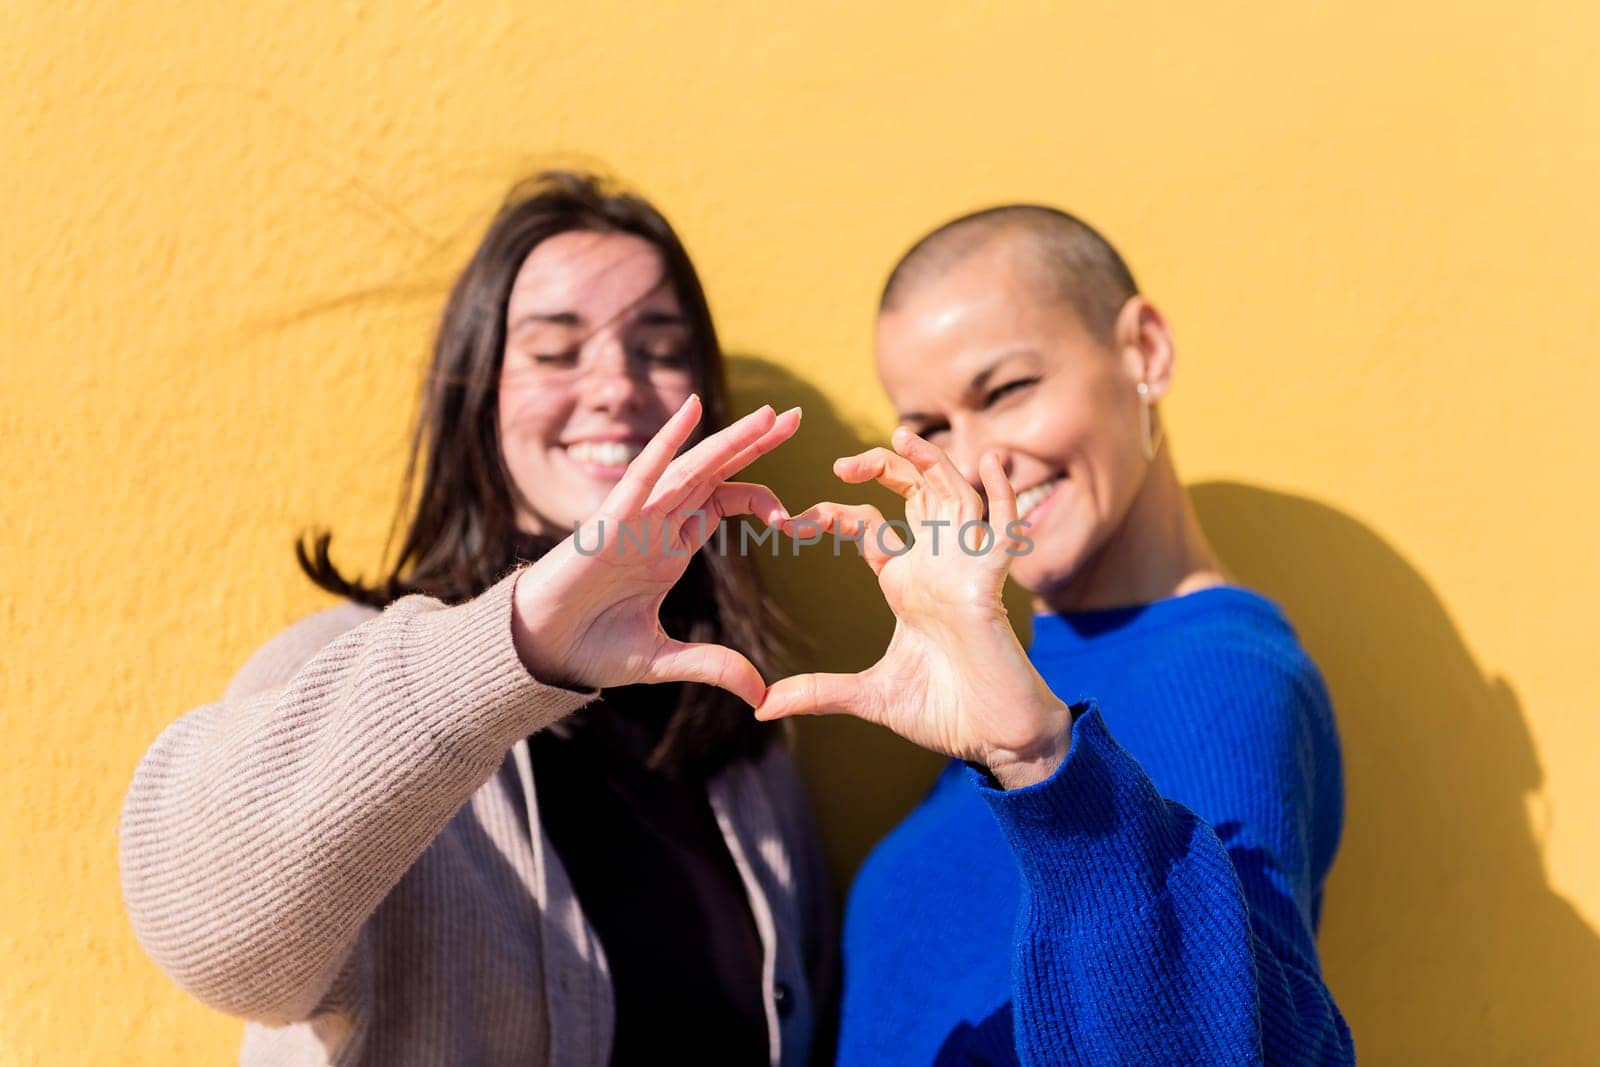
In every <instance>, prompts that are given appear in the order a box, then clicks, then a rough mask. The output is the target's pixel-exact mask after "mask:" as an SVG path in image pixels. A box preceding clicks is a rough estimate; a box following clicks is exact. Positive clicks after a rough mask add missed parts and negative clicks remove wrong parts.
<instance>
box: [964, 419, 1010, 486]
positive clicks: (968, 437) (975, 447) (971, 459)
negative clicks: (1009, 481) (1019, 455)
mask: <svg viewBox="0 0 1600 1067" xmlns="http://www.w3.org/2000/svg"><path fill="white" fill-rule="evenodd" d="M949 452H950V461H951V462H952V463H954V464H955V465H956V470H958V471H960V472H961V477H963V478H965V479H966V480H967V484H968V485H970V486H972V488H974V489H976V490H977V491H978V492H979V493H980V494H981V493H982V492H983V475H982V474H981V473H979V471H978V461H979V460H981V459H982V458H983V455H984V453H985V452H995V453H997V454H998V455H999V456H1000V466H1001V468H1002V469H1004V470H1005V472H1006V477H1008V478H1009V477H1010V476H1011V451H1010V449H1006V448H997V447H996V446H994V445H992V444H990V443H988V442H987V441H984V440H982V439H980V438H977V437H976V436H975V435H972V434H957V435H956V439H955V440H953V441H951V442H950V448H949Z"/></svg>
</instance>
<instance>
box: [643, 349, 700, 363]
mask: <svg viewBox="0 0 1600 1067" xmlns="http://www.w3.org/2000/svg"><path fill="white" fill-rule="evenodd" d="M644 358H645V359H646V360H647V361H648V362H650V363H655V364H659V365H660V366H663V367H682V366H685V365H686V364H687V363H688V362H689V353H687V352H685V351H684V350H683V349H681V348H656V349H650V350H647V351H646V352H645V353H644Z"/></svg>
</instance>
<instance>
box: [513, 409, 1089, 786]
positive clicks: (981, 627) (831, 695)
mask: <svg viewBox="0 0 1600 1067" xmlns="http://www.w3.org/2000/svg"><path fill="white" fill-rule="evenodd" d="M700 414H701V409H700V403H699V400H698V398H695V397H691V398H690V399H689V401H688V402H687V403H685V404H684V406H683V407H682V408H680V409H679V410H678V411H677V413H676V414H674V415H673V416H672V417H671V418H670V419H668V420H667V423H666V425H664V426H663V427H662V428H661V429H660V430H659V431H658V432H657V433H656V435H655V437H653V438H652V439H651V441H650V443H649V444H648V445H646V446H645V448H644V450H643V451H642V452H641V453H640V454H639V455H638V457H637V458H635V459H634V461H633V462H632V463H631V464H630V465H629V467H628V470H627V473H626V474H624V475H623V477H622V479H621V480H620V481H618V483H617V484H616V486H615V487H614V488H613V489H612V491H611V493H610V494H609V495H607V497H606V499H605V501H604V502H603V503H602V504H601V507H600V510H599V511H598V512H597V513H596V514H595V515H594V516H591V518H590V519H589V520H587V522H586V523H584V524H583V525H582V527H581V530H582V537H583V543H582V544H581V545H580V543H579V542H578V538H577V535H576V534H575V535H574V537H569V538H567V539H566V540H565V541H563V542H562V543H561V544H560V545H559V546H557V547H556V548H555V549H552V550H551V551H550V552H549V553H547V554H546V555H545V556H544V557H542V558H541V559H540V560H539V561H538V562H536V563H534V564H532V565H531V566H529V567H528V568H527V570H526V571H525V572H524V573H523V574H522V576H521V577H520V578H519V579H518V582H517V588H516V598H515V599H516V611H515V616H514V620H513V635H514V638H515V640H516V646H517V651H518V652H519V654H521V656H522V659H523V661H524V662H525V663H526V664H527V665H528V667H529V669H530V670H531V671H533V673H534V675H535V676H536V677H538V678H540V679H541V680H544V681H547V682H553V683H556V684H564V685H569V686H575V687H576V686H592V687H595V688H605V687H611V686H619V685H629V684H634V683H640V682H672V681H692V682H702V683H705V684H708V685H715V686H719V687H721V688H723V689H727V690H729V691H730V692H733V693H735V694H736V695H738V696H739V697H741V698H742V699H743V700H745V701H746V702H747V703H749V704H750V705H751V706H752V707H754V708H755V714H756V716H757V718H761V719H779V718H784V717H787V716H790V715H825V714H847V715H854V716H856V717H857V718H860V719H864V720H866V721H868V722H872V723H876V724H878V725H880V726H885V727H887V728H889V729H891V730H893V731H894V732H895V733H897V734H899V735H900V736H902V737H904V738H906V739H907V740H909V741H912V742H913V743H915V744H918V745H921V746H922V747H924V748H927V749H931V750H933V751H935V752H939V753H941V754H943V755H947V756H952V757H955V758H957V759H963V760H967V761H970V762H974V763H978V764H981V765H983V766H985V767H987V768H988V769H989V771H990V773H991V774H993V775H994V777H995V778H996V780H997V781H999V783H1000V784H1001V785H1002V786H1005V787H1006V788H1016V787H1018V786H1021V785H1026V784H1029V783H1031V782H1034V781H1038V780H1040V779H1043V778H1044V777H1047V776H1048V775H1049V774H1050V773H1051V771H1053V770H1054V769H1055V767H1056V766H1058V765H1059V764H1060V762H1061V760H1062V758H1063V757H1064V756H1065V754H1066V751H1067V747H1068V745H1069V743H1070V732H1069V731H1070V728H1071V714H1070V712H1069V711H1068V709H1067V707H1066V705H1065V704H1064V703H1063V702H1062V701H1061V700H1059V699H1058V698H1057V697H1055V696H1054V695H1053V694H1052V693H1051V692H1050V690H1049V687H1048V686H1046V685H1045V682H1044V680H1043V679H1042V678H1040V677H1039V674H1038V672H1037V671H1035V670H1034V668H1033V665H1032V664H1031V663H1030V662H1029V661H1028V658H1027V655H1026V653H1025V652H1024V650H1023V648H1022V646H1021V644H1020V643H1019V642H1018V641H1017V638H1016V635H1015V633H1014V632H1013V631H1012V629H1011V624H1010V622H1009V621H1008V619H1007V617H1006V611H1005V607H1004V604H1003V602H1002V600H1001V594H1002V590H1003V588H1004V585H1005V579H1006V573H1007V571H1008V569H1009V567H1010V562H1011V559H1012V558H1013V556H1014V554H1015V553H1016V552H1017V551H1018V548H1019V546H1020V544H1021V537H1020V536H1019V524H1018V523H1017V521H1016V520H1017V514H1016V508H1017V500H1016V493H1015V492H1014V490H1013V489H1012V487H1011V484H1010V482H1009V481H1008V480H1007V479H1006V475H1005V471H1004V470H1003V468H1002V466H1001V463H1000V461H999V459H998V458H997V457H995V456H992V455H990V456H985V457H984V459H983V461H982V463H981V464H980V467H979V470H980V474H981V476H982V480H983V487H984V492H985V494H986V496H987V498H988V508H987V514H986V513H985V504H984V497H982V496H980V495H979V494H978V492H977V491H976V490H975V489H973V487H972V486H971V485H969V484H968V483H967V480H966V479H965V478H963V477H962V476H961V474H960V472H958V471H957V470H956V468H955V465H954V464H953V463H952V462H951V461H950V458H949V457H948V456H947V455H945V453H944V452H943V451H942V450H940V449H939V448H937V447H935V446H934V445H932V444H929V443H928V442H927V441H925V440H923V439H922V438H920V437H918V436H917V435H915V434H913V433H911V432H910V431H908V430H906V429H904V428H901V429H898V430H896V431H895V435H894V438H893V440H892V444H893V446H894V447H893V449H892V450H891V449H887V448H874V449H870V450H868V451H866V452H863V453H861V454H860V455H856V456H849V457H846V458H844V459H841V460H839V461H838V462H837V463H835V464H834V473H835V474H836V475H837V476H838V477H839V478H840V480H842V481H844V482H846V483H850V484H860V483H863V482H868V481H876V482H878V483H880V484H882V485H883V486H885V487H887V488H888V489H890V490H892V491H893V492H895V493H896V494H898V495H899V496H900V497H902V498H903V499H904V500H905V502H906V521H907V523H908V524H909V525H910V526H912V527H914V528H916V529H919V530H920V529H926V528H932V529H934V530H935V531H946V532H947V536H946V538H945V539H944V550H943V551H939V550H938V549H939V543H938V538H923V537H919V538H916V539H914V542H913V543H912V544H911V545H907V544H906V543H905V542H904V541H903V540H902V539H901V537H900V536H899V534H898V533H897V532H896V530H895V528H894V525H892V524H890V523H889V522H888V521H887V520H886V519H885V518H884V516H883V514H882V513H881V512H880V511H879V510H878V509H877V508H875V507H872V506H870V505H865V504H858V505H851V504H836V503H830V502H824V503H820V504H817V505H816V506H814V507H812V508H809V509H807V510H806V511H805V512H802V513H801V514H799V515H795V516H791V515H790V514H789V513H788V512H787V511H786V510H785V509H784V507H783V505H782V503H781V502H780V501H779V500H778V498H777V496H776V495H775V494H774V493H773V492H772V491H771V490H770V489H768V488H767V487H766V486H763V485H756V484H753V483H747V482H735V481H729V480H728V479H730V478H732V477H733V476H734V475H735V474H737V473H738V472H739V471H740V470H742V469H744V468H745V467H747V466H749V464H751V463H752V462H754V461H755V460H756V459H758V458H759V457H761V456H763V455H765V454H766V453H768V452H771V451H772V450H773V449H775V448H777V447H778V446H779V445H781V444H783V442H785V441H787V440H788V439H789V438H790V437H792V436H794V433H795V431H796V430H798V429H799V427H800V411H799V409H798V408H795V409H792V410H790V411H786V412H784V413H782V414H781V415H780V414H775V413H774V412H773V410H772V408H771V407H770V406H768V407H762V408H760V409H758V410H756V411H754V412H751V413H750V414H748V415H746V416H744V417H743V418H742V419H740V420H738V421H737V422H735V423H733V424H732V425H730V426H728V427H727V428H725V429H723V430H721V431H719V432H718V433H715V434H712V435H711V436H709V437H707V438H706V439H705V440H703V441H700V442H699V443H698V444H696V445H694V446H693V447H692V448H690V449H688V450H687V451H685V452H684V454H683V455H681V456H676V453H677V451H678V449H679V448H681V447H683V445H684V444H685V443H686V442H687V441H688V440H689V438H690V436H691V435H692V434H693V432H694V428H695V426H696V424H697V423H698V422H699V420H700ZM674 456H676V458H674ZM737 515H752V516H754V517H756V518H758V519H761V520H762V521H763V522H765V523H767V524H768V525H769V526H776V527H778V528H779V529H782V530H784V531H785V532H787V533H790V534H794V533H795V532H796V531H797V530H799V529H805V530H807V531H821V532H831V533H834V534H835V535H838V536H845V537H850V538H852V539H855V540H857V543H858V545H859V546H860V548H861V551H862V555H863V557H864V559H865V560H866V562H867V565H868V566H870V567H871V568H872V571H873V573H874V574H875V575H876V576H877V579H878V586H879V588H880V589H881V590H882V591H883V595H884V599H885V600H886V601H887V603H888V605H889V608H890V610H891V611H893V612H894V616H895V628H894V635H893V636H892V637H891V638H890V641H889V646H888V648H887V649H886V650H885V651H884V654H883V656H882V658H880V659H879V660H878V662H876V663H874V664H873V665H872V666H871V667H868V668H867V669H866V670H864V671H861V672H859V673H856V674H801V675H795V676H792V677H789V678H784V679H781V680H780V681H778V682H776V683H775V684H773V685H772V686H771V687H770V688H768V687H767V685H766V683H765V682H764V681H763V680H762V678H761V675H760V673H759V672H758V671H757V670H756V669H755V667H754V666H753V665H752V664H751V663H750V661H749V660H747V659H746V658H745V657H744V656H742V655H740V654H739V653H738V652H736V651H734V650H733V649H730V648H726V647H724V646H721V645H715V644H693V643H687V642H682V641H677V640H674V639H673V638H672V637H670V636H668V635H667V633H666V631H665V630H663V629H662V627H661V621H660V609H661V603H662V601H663V600H664V599H665V598H666V595H667V593H668V591H670V590H671V589H672V587H673V585H674V584H675V583H676V582H677V581H678V579H679V578H680V577H681V576H682V575H683V572H684V570H685V568H687V566H688V563H689V558H690V557H691V556H692V555H693V554H694V552H695V551H696V550H698V549H699V548H701V547H702V546H703V545H704V544H705V543H706V542H707V541H708V540H709V539H710V538H711V536H712V535H713V534H714V533H715V532H716V529H717V526H718V523H720V522H721V520H722V519H724V518H728V517H731V516H737ZM985 520H987V523H988V525H987V526H986V527H984V526H982V525H981V524H982V523H983V522H984V521H985ZM958 537H962V538H963V541H962V542H960V543H959V544H955V545H952V542H954V541H955V540H956V538H958ZM591 542H592V543H591ZM985 542H986V543H985Z"/></svg>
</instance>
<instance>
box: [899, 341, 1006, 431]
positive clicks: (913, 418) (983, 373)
mask: <svg viewBox="0 0 1600 1067" xmlns="http://www.w3.org/2000/svg"><path fill="white" fill-rule="evenodd" d="M1036 353H1037V349H1033V348H1008V349H1006V350H1005V351H1004V352H1001V353H1000V354H999V355H998V356H995V357H994V358H993V359H991V360H990V361H989V362H988V363H987V364H985V365H984V367H983V369H981V370H979V371H978V373H976V374H974V375H973V376H972V377H971V379H969V380H968V382H967V387H966V389H965V390H963V393H964V395H966V396H972V395H973V394H975V393H981V392H983V387H984V385H985V383H987V382H988V380H989V377H990V375H992V374H994V372H995V371H996V370H998V369H999V367H1000V365H1001V364H1002V363H1004V362H1006V360H1008V359H1015V358H1016V357H1018V356H1031V355H1035V354H1036ZM898 418H899V419H900V421H901V422H927V421H928V420H929V419H932V418H935V416H933V415H927V414H924V413H922V412H920V411H906V412H902V413H901V414H900V415H899V416H898Z"/></svg>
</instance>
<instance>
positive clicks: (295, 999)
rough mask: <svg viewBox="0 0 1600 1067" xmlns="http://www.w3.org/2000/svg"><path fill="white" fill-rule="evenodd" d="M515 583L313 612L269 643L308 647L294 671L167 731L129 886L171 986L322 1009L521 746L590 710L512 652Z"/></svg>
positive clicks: (237, 1004)
mask: <svg viewBox="0 0 1600 1067" xmlns="http://www.w3.org/2000/svg"><path fill="white" fill-rule="evenodd" d="M519 574H520V572H517V573H513V574H511V575H508V576H507V577H505V578H504V579H502V580H501V581H500V582H499V583H497V584H496V585H494V586H493V587H491V588H490V589H489V590H487V591H486V592H484V593H483V594H482V595H480V596H478V597H476V598H475V599H473V600H471V601H468V602H466V603H464V604H461V605H458V606H454V607H446V606H444V605H443V604H441V603H440V602H439V601H437V600H434V599H431V598H428V597H423V596H408V597H405V598H403V599H400V600H397V601H395V602H394V603H393V604H391V605H390V606H389V607H388V608H387V609H385V610H384V611H382V612H381V613H379V614H377V615H376V616H374V617H372V618H370V619H369V620H367V621H364V622H362V623H360V624H359V625H356V626H355V627H354V628H353V629H348V630H347V631H345V632H343V633H340V634H339V635H338V636H336V637H333V638H332V640H331V641H329V640H327V639H326V636H325V633H324V634H323V635H319V634H318V629H319V624H318V623H317V622H316V621H315V620H316V618H317V617H315V616H313V617H312V618H311V619H307V620H303V622H302V623H301V624H297V626H296V627H292V628H291V629H290V630H289V631H287V632H286V633H285V634H284V635H281V636H280V637H279V638H278V639H276V640H275V641H274V643H273V647H274V648H276V650H277V652H278V653H279V654H280V655H283V656H289V657H291V658H295V657H294V650H295V646H296V645H297V643H305V644H307V645H309V647H307V648H306V649H305V650H304V651H303V656H304V657H305V658H304V659H303V662H302V663H301V664H300V666H298V668H297V669H295V670H294V671H293V672H292V674H290V675H289V676H288V677H286V678H281V679H278V680H277V682H276V684H272V685H269V686H268V687H267V688H265V689H262V690H260V691H257V692H243V691H241V690H242V689H247V688H248V687H241V686H239V685H238V684H236V685H235V686H233V687H230V691H229V696H228V697H225V698H224V699H223V700H221V701H219V702H217V703H213V704H207V705H205V706H203V707H200V708H197V709H195V710H194V711H191V712H189V713H188V714H187V715H185V716H183V717H182V718H181V719H179V720H178V721H177V722H175V723H174V724H173V725H171V726H170V727H168V728H167V729H166V730H165V731H163V732H162V734H161V735H160V737H158V738H157V739H156V741H155V743H154V744H153V745H152V746H151V748H150V749H149V751H148V752H147V753H146V754H145V756H144V758H143V760H142V761H141V762H140V764H139V767H138V770H137V772H136V773H135V776H134V779H133V783H132V785H131V786H130V787H129V790H128V794H127V797H126V799H125V801H124V805H123V811H122V822H121V831H120V838H121V869H122V887H123V897H124V900H125V901H126V904H127V908H128V912H129V915H130V916H131V918H132V922H133V928H134V932H135V934H136V935H137V936H138V938H139V941H140V943H141V944H142V945H143V946H144V948H145V950H146V951H147V952H148V953H149V954H150V956H151V957H152V958H153V959H154V960H155V962H156V963H157V964H158V965H159V966H160V967H161V968H162V969H163V970H164V971H166V972H167V973H168V974H169V975H170V976H171V977H172V978H173V979H174V980H175V981H177V982H178V984H180V985H181V986H183V987H184V988H185V989H187V990H189V991H190V992H191V993H193V994H194V995H195V996H197V997H199V998H200V999H201V1000H204V1001H206V1002H207V1003H209V1004H211V1005H213V1006H215V1007H217V1008H219V1009H221V1010H223V1011H227V1012H230V1013H232V1014H235V1015H239V1016H244V1017H246V1018H251V1019H256V1020H259V1021H263V1022H268V1023H283V1022H288V1021H292V1020H299V1019H304V1018H307V1017H309V1016H310V1015H311V1014H312V1013H313V1012H314V1011H315V1009H316V1006H317V1004H318V1001H319V999H320V998H321V997H322V996H323V994H324V993H325V992H326V990H327V988H328V986H329V985H330V984H331V983H332V981H333V979H334V978H335V976H336V975H337V973H338V972H339V970H340V968H341V965H342V964H343V963H344V962H345V958H346V956H347V955H348V954H349V952H350V951H351V946H352V944H353V943H354V942H355V941H356V936H357V934H358V933H359V931H360V929H361V927H362V925H363V923H365V922H366V920H367V919H368V917H369V916H370V915H371V914H372V913H373V911H374V910H375V909H376V908H377V906H378V904H379V903H380V902H381V901H382V900H383V899H384V897H385V896H386V895H387V894H388V893H389V891H390V890H391V889H392V888H393V887H394V886H395V885H396V883H397V882H398V881H399V880H400V878H401V876H402V875H404V873H405V872H406V870H407V869H408V868H409V867H410V866H411V865H412V864H413V863H415V862H416V860H417V858H418V857H419V856H420V855H421V854H422V852H423V851H424V850H425V849H426V848H427V847H428V845H429V843H430V842H431V841H433V839H434V838H435V837H436V836H437V835H438V834H439V832H440V831H441V830H442V829H443V828H444V827H445V825H446V824H447V823H448V822H449V820H450V819H451V817H452V816H453V815H454V814H455V813H456V811H457V810H459V809H460V807H461V806H462V805H463V804H464V803H466V801H467V800H468V799H469V798H470V797H471V796H472V794H473V793H474V791H476V790H477V789H478V788H479V787H480V786H481V785H483V783H484V782H486V781H487V780H488V779H489V777H490V776H491V775H492V774H493V773H494V772H495V770H496V769H497V768H498V767H499V766H500V764H501V762H502V761H503V760H504V758H505V754H506V752H507V751H508V750H509V749H510V747H511V746H512V745H513V744H514V743H515V742H516V741H517V740H518V739H519V738H521V737H523V736H526V735H527V734H529V733H532V732H534V731H537V730H540V729H543V728H544V727H546V726H548V725H550V724H551V723H553V722H555V721H557V720H559V719H560V718H562V717H564V716H565V715H567V714H569V713H570V712H572V711H573V710H575V709H576V708H578V707H579V706H581V705H582V704H584V703H585V702H587V701H588V700H590V699H592V697H593V695H594V694H593V693H592V692H590V693H583V692H575V691H572V690H567V689H561V688H554V687H551V686H548V685H545V684H543V683H541V682H539V681H538V680H536V679H535V678H534V677H533V676H532V675H530V674H529V672H528V671H527V669H526V668H525V667H524V666H523V664H522V661H521V659H520V658H519V657H518V656H517V653H516V650H515V648H514V647H513V645H512V633H511V620H512V592H513V587H514V585H515V582H516V579H517V577H518V576H519ZM321 629H322V630H323V631H325V630H326V624H325V623H324V624H321ZM323 642H325V643H323Z"/></svg>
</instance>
